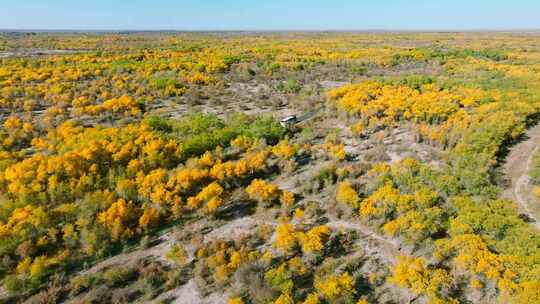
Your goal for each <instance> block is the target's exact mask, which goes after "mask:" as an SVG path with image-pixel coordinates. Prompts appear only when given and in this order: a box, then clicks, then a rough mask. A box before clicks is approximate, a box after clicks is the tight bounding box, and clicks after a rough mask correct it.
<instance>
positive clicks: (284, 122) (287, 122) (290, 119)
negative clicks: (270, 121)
mask: <svg viewBox="0 0 540 304" xmlns="http://www.w3.org/2000/svg"><path fill="white" fill-rule="evenodd" d="M297 122H298V119H297V118H296V115H289V116H286V117H284V118H283V119H281V120H280V121H279V124H280V125H281V126H282V127H284V128H289V127H291V126H293V125H294V124H295V123H297Z"/></svg>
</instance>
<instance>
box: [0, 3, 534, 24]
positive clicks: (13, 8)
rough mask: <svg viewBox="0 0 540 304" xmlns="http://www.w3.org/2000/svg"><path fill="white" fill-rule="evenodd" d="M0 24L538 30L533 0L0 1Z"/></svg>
mask: <svg viewBox="0 0 540 304" xmlns="http://www.w3.org/2000/svg"><path fill="white" fill-rule="evenodd" d="M0 29H35V30H47V29H49V30H61V29H71V30H519V29H540V0H510V1H509V0H342V1H339V0H326V1H323V0H288V1H286V0H229V1H220V0H177V1H173V0H85V1H83V0H0Z"/></svg>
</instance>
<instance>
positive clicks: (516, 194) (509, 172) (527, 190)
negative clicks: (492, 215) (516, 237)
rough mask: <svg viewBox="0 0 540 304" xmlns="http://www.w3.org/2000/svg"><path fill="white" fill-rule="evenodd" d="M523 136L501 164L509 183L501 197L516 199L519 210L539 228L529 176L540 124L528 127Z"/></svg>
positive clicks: (539, 139)
mask: <svg viewBox="0 0 540 304" xmlns="http://www.w3.org/2000/svg"><path fill="white" fill-rule="evenodd" d="M525 138H526V139H525V140H524V141H522V142H520V143H518V144H517V145H516V146H514V147H513V148H512V149H511V150H510V153H509V154H508V156H507V158H506V163H505V164H504V165H503V172H504V174H505V176H506V178H507V180H508V181H509V185H508V187H507V188H506V189H505V190H504V191H503V193H502V198H505V199H510V200H513V201H516V202H517V203H518V204H519V208H520V209H521V212H523V213H524V214H525V215H527V216H528V217H529V218H530V219H531V220H533V221H534V225H535V226H536V227H538V228H539V229H540V221H539V219H540V218H539V215H540V214H539V213H538V212H537V210H534V209H535V208H533V206H531V193H532V185H531V183H530V177H529V169H530V166H531V163H532V158H533V155H534V154H535V153H536V152H537V151H538V149H539V145H538V143H539V142H540V124H538V125H536V126H534V127H532V128H531V129H529V130H528V131H527V132H526V137H525Z"/></svg>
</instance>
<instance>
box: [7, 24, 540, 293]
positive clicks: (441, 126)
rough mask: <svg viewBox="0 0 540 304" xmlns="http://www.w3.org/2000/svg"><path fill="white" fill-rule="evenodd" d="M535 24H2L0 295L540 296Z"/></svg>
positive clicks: (539, 78)
mask: <svg viewBox="0 0 540 304" xmlns="http://www.w3.org/2000/svg"><path fill="white" fill-rule="evenodd" d="M539 121H540V34H538V33H534V32H531V33H526V32H523V33H517V32H516V33H495V32H476V33H475V32H467V33H457V32H456V33H435V32H431V33H419V32H418V33H413V32H410V33H384V32H380V33H368V32H365V33H354V32H351V33H346V32H326V33H325V32H309V33H300V32H283V33H272V32H262V33H257V32H220V33H213V32H200V33H196V32H118V33H115V32H104V33H75V32H73V33H46V32H40V33H31V32H26V33H23V32H14V33H9V32H4V33H0V125H1V127H0V286H1V287H0V303H188V304H196V303H208V304H214V303H223V304H266V303H273V304H293V303H301V304H326V303H344V304H345V303H355V304H367V303H433V304H442V303H490V304H491V303H540V151H539V150H538V149H537V147H538V146H539V144H540V126H539Z"/></svg>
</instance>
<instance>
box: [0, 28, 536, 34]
mask: <svg viewBox="0 0 540 304" xmlns="http://www.w3.org/2000/svg"><path fill="white" fill-rule="evenodd" d="M537 31H538V32H540V27H532V28H408V29H407V28H402V29H399V28H396V29H380V28H379V29H377V28H373V29H166V28H163V29H144V28H140V29H136V28H125V29H122V28H118V29H115V28H88V29H82V28H71V29H70V28H43V29H35V28H0V32H2V33H5V32H22V33H28V32H42V33H47V32H57V33H76V32H83V33H84V32H87V33H92V32H94V33H100V32H105V33H106V32H109V33H114V32H185V33H189V32H192V33H219V32H248V33H257V32H266V33H272V32H285V33H309V32H312V33H324V32H343V33H347V32H350V33H355V32H356V33H370V32H386V33H400V32H410V33H415V32H416V33H419V32H425V33H437V32H499V33H504V32H515V33H519V32H537Z"/></svg>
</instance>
